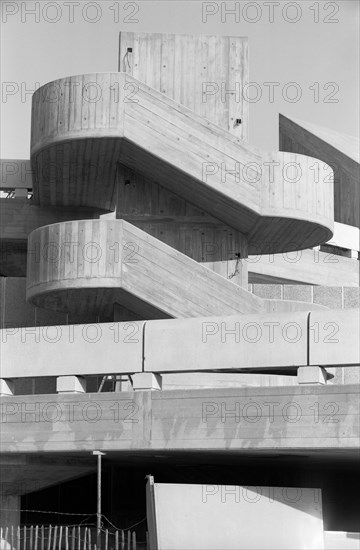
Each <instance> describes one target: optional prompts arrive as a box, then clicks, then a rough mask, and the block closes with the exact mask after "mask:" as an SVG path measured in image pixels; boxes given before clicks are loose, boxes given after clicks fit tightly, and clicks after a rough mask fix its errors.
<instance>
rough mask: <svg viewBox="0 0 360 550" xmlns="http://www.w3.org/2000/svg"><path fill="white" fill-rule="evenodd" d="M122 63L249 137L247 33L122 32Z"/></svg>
mask: <svg viewBox="0 0 360 550" xmlns="http://www.w3.org/2000/svg"><path fill="white" fill-rule="evenodd" d="M129 48H130V49H132V51H129ZM119 62H120V64H119V68H120V70H121V71H125V72H128V73H130V74H132V75H133V76H134V77H135V78H137V79H139V80H141V81H142V82H145V84H147V85H148V86H151V87H152V88H155V89H156V90H158V91H159V92H161V93H164V94H166V95H167V96H168V97H170V98H172V99H174V100H175V101H178V102H179V103H182V104H183V105H185V106H186V107H188V108H189V109H191V110H193V111H195V113H197V114H198V115H200V116H203V117H205V118H207V119H208V120H210V121H211V122H214V123H215V124H218V125H219V126H221V127H222V128H224V129H225V130H227V131H229V132H230V133H232V134H233V135H236V136H237V137H239V138H241V139H247V136H248V102H246V101H244V98H243V93H242V91H243V87H244V85H245V83H247V82H248V81H249V63H248V41H247V38H243V37H239V36H231V37H230V36H211V35H190V34H176V35H174V34H159V33H133V32H122V33H121V35H120V52H119ZM236 119H239V120H241V123H238V124H237V123H236Z"/></svg>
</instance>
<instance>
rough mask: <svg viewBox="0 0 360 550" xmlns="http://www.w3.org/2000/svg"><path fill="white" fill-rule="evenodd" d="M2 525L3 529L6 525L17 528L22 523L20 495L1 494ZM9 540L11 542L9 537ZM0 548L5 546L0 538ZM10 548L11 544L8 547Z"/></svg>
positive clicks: (0, 517) (0, 523) (0, 520)
mask: <svg viewBox="0 0 360 550" xmlns="http://www.w3.org/2000/svg"><path fill="white" fill-rule="evenodd" d="M0 508H1V514H0V527H1V528H2V530H3V533H4V530H5V529H6V527H11V526H13V527H14V528H15V529H16V528H17V527H18V526H19V525H20V508H21V497H20V495H4V494H1V495H0ZM8 542H10V540H9V538H8ZM0 548H1V549H2V548H3V541H2V540H0ZM4 548H5V547H4ZM8 548H10V546H9V547H8Z"/></svg>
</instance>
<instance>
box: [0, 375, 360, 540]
mask: <svg viewBox="0 0 360 550" xmlns="http://www.w3.org/2000/svg"><path fill="white" fill-rule="evenodd" d="M49 397H51V399H49ZM357 397H358V386H356V385H354V386H352V385H348V386H316V387H314V386H311V387H301V386H297V387H281V388H280V387H278V388H259V387H258V388H235V389H232V388H223V389H222V390H221V392H219V389H201V390H178V391H176V390H175V391H174V390H172V391H166V390H164V391H159V392H153V391H141V392H121V393H117V394H114V393H111V392H104V393H90V394H75V395H74V394H69V395H64V394H63V395H51V396H49V395H26V396H13V397H8V398H7V399H6V400H4V402H3V405H2V409H1V413H2V414H1V437H2V451H3V452H4V453H27V452H29V453H34V451H37V450H39V449H41V451H42V452H44V453H46V452H69V451H70V452H71V451H75V452H76V451H81V452H83V453H84V452H86V451H89V452H90V451H91V450H93V449H98V450H102V451H105V452H107V451H109V452H110V451H131V452H132V453H134V452H135V454H136V453H140V452H142V451H145V452H147V453H151V452H152V451H154V450H157V451H158V450H161V451H165V452H166V453H167V452H172V451H180V452H184V450H186V451H191V450H193V451H194V452H197V453H198V452H200V451H214V452H218V451H226V452H227V453H228V452H229V451H241V452H246V451H249V450H250V451H253V450H254V449H257V450H259V451H263V450H268V451H270V452H272V453H278V452H279V451H280V450H281V449H301V450H302V452H304V449H308V450H314V451H321V450H322V449H326V452H327V453H328V450H329V449H331V448H332V449H336V452H338V453H344V455H345V454H347V453H349V451H350V450H351V449H352V450H354V456H355V453H356V452H357V451H356V449H358V445H359V402H358V399H357ZM306 454H308V453H306ZM338 456H339V455H338ZM12 467H13V466H12ZM338 548H342V547H341V546H339V547H338Z"/></svg>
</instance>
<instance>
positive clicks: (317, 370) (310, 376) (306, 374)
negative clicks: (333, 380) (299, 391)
mask: <svg viewBox="0 0 360 550" xmlns="http://www.w3.org/2000/svg"><path fill="white" fill-rule="evenodd" d="M297 378H298V383H299V384H326V382H327V372H326V369H324V368H323V367H299V368H298V371H297Z"/></svg>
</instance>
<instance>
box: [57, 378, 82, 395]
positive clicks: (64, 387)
mask: <svg viewBox="0 0 360 550" xmlns="http://www.w3.org/2000/svg"><path fill="white" fill-rule="evenodd" d="M56 391H57V392H58V393H85V392H86V380H85V378H83V377H82V376H58V377H57V380H56Z"/></svg>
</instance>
